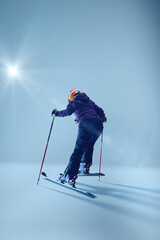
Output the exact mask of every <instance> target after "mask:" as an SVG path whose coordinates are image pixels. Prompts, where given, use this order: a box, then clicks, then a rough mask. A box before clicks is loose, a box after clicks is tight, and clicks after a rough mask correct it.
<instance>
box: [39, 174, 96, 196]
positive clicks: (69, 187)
mask: <svg viewBox="0 0 160 240" xmlns="http://www.w3.org/2000/svg"><path fill="white" fill-rule="evenodd" d="M43 176H44V175H43ZM44 179H45V180H46V181H49V182H51V183H54V184H57V185H59V186H62V187H64V188H67V189H70V190H72V191H75V192H77V193H80V194H83V195H85V196H87V197H90V198H96V196H95V195H94V194H92V193H90V192H86V191H83V190H81V189H79V188H77V187H72V186H69V185H65V184H64V183H61V182H60V180H55V181H54V180H52V179H50V178H48V177H44Z"/></svg>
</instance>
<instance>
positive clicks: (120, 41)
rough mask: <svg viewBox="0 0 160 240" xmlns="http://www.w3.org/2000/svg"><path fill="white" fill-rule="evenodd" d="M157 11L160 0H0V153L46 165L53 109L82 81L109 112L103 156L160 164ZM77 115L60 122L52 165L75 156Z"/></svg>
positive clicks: (109, 161)
mask: <svg viewBox="0 0 160 240" xmlns="http://www.w3.org/2000/svg"><path fill="white" fill-rule="evenodd" d="M159 12H160V4H159V1H155V0H152V1H148V0H146V1H143V0H135V1H128V0H121V1H119V0H114V1H109V0H106V1H103V0H97V1H91V0H81V1H74V0H67V1H66V0H60V1H58V0H57V1H55V0H45V1H44V0H34V1H33V0H32V1H31V0H26V1H20V0H15V1H9V0H4V1H3V0H0V116H1V124H0V133H1V134H0V149H1V156H0V161H2V162H21V163H23V162H24V163H25V162H35V163H41V159H42V155H43V152H44V147H45V144H46V140H47V136H48V132H49V128H50V124H51V117H50V113H51V111H52V109H53V108H57V109H59V110H60V109H63V108H65V106H66V104H67V94H68V92H69V91H70V90H71V89H72V88H74V87H75V88H78V89H80V90H81V91H84V92H86V93H87V94H88V95H89V96H90V97H91V98H92V100H93V101H95V102H96V103H97V104H98V105H99V106H101V107H102V108H103V109H104V111H105V113H106V115H107V117H108V123H107V124H106V127H105V131H104V148H103V164H106V165H114V166H138V167H148V166H149V167H159V166H160V161H159V155H160V154H159V153H160V147H159V142H160V137H159V133H160V128H159V122H160V95H159V90H160V83H159V69H160V68H159V60H160V52H159V42H160V28H159V22H160V16H159ZM8 63H10V64H15V63H16V64H18V65H19V68H20V71H21V77H20V79H10V78H9V77H8V76H7V73H6V64H8ZM73 120H74V117H68V118H65V119H64V118H63V119H62V118H61V119H60V118H57V119H56V120H55V123H54V128H53V132H52V137H51V140H50V145H49V149H48V152H47V160H46V161H47V162H48V163H56V162H58V163H65V162H68V159H69V157H70V154H71V152H72V150H73V147H74V143H75V139H76V134H77V126H76V125H75V124H74V121H73ZM99 147H100V143H97V144H96V147H95V155H94V161H95V163H96V161H97V163H98V158H99Z"/></svg>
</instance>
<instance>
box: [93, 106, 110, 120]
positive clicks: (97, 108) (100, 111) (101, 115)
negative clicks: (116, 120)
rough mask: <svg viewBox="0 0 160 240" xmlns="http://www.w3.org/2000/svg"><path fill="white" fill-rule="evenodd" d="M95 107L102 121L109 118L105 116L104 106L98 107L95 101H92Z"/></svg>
mask: <svg viewBox="0 0 160 240" xmlns="http://www.w3.org/2000/svg"><path fill="white" fill-rule="evenodd" d="M92 104H93V107H94V109H95V111H96V112H97V113H98V115H99V116H100V118H101V120H102V122H104V121H105V120H106V119H107V118H106V116H105V113H104V111H103V109H102V108H100V107H98V106H97V105H96V104H95V103H94V102H93V101H92Z"/></svg>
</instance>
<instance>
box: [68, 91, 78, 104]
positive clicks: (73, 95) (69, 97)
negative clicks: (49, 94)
mask: <svg viewBox="0 0 160 240" xmlns="http://www.w3.org/2000/svg"><path fill="white" fill-rule="evenodd" d="M77 93H79V90H77V89H75V88H73V89H72V90H71V91H70V92H69V94H68V100H69V101H73V98H74V97H75V95H76V94H77Z"/></svg>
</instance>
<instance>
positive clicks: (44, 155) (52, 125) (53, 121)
mask: <svg viewBox="0 0 160 240" xmlns="http://www.w3.org/2000/svg"><path fill="white" fill-rule="evenodd" d="M54 119H55V115H53V119H52V123H51V127H50V131H49V135H48V139H47V144H46V147H45V151H44V155H43V160H42V164H41V168H40V172H39V176H38V180H37V185H38V183H39V181H40V177H41V172H42V167H43V163H44V159H45V156H46V152H47V148H48V143H49V139H50V136H51V131H52V127H53V122H54Z"/></svg>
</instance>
